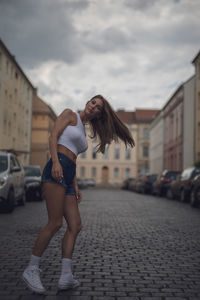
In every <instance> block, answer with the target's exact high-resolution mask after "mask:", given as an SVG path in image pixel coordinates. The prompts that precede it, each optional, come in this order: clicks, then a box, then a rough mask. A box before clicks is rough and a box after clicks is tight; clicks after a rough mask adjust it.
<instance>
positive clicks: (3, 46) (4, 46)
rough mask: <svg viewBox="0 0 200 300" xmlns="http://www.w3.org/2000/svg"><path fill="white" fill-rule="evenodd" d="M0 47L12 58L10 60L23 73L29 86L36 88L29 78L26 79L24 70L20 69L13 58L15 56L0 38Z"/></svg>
mask: <svg viewBox="0 0 200 300" xmlns="http://www.w3.org/2000/svg"><path fill="white" fill-rule="evenodd" d="M0 47H2V48H3V49H4V51H5V52H6V53H7V55H8V56H9V57H10V59H11V60H12V62H13V63H14V64H15V65H16V66H17V68H18V69H19V70H20V72H21V73H22V74H23V76H24V77H25V78H26V80H27V81H28V83H29V84H30V85H31V87H32V88H33V89H36V88H35V87H34V86H33V85H32V83H31V82H30V80H29V79H28V77H27V76H26V74H25V73H24V71H23V70H22V68H21V67H20V65H19V64H18V62H17V61H16V60H15V56H14V55H12V54H11V53H10V51H9V50H8V48H7V47H6V45H5V44H4V43H3V41H2V40H1V39H0Z"/></svg>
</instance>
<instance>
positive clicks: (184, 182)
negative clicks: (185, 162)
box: [179, 167, 200, 202]
mask: <svg viewBox="0 0 200 300" xmlns="http://www.w3.org/2000/svg"><path fill="white" fill-rule="evenodd" d="M199 174H200V169H199V168H196V167H191V168H187V169H185V170H184V171H183V172H182V174H181V178H180V187H179V195H180V196H179V199H180V201H181V202H186V201H187V202H189V200H190V193H191V190H192V188H193V181H194V178H195V177H196V176H197V175H199Z"/></svg>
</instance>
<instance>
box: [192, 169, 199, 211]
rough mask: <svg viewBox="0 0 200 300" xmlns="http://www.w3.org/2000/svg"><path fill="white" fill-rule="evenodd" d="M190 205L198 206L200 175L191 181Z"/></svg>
mask: <svg viewBox="0 0 200 300" xmlns="http://www.w3.org/2000/svg"><path fill="white" fill-rule="evenodd" d="M190 205H191V206H193V207H196V206H199V205H200V174H199V175H197V176H196V177H195V178H194V180H193V186H192V189H191V192H190Z"/></svg>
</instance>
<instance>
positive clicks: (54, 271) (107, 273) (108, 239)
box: [0, 189, 200, 300]
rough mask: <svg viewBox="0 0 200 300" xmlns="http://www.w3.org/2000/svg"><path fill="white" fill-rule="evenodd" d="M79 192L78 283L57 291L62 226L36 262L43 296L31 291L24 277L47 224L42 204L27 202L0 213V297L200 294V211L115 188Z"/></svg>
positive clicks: (158, 298)
mask: <svg viewBox="0 0 200 300" xmlns="http://www.w3.org/2000/svg"><path fill="white" fill-rule="evenodd" d="M82 194H83V200H82V202H81V203H80V204H79V208H80V212H81V217H82V223H83V229H82V230H81V232H80V234H79V236H78V238H77V241H76V246H75V251H74V256H73V266H72V268H73V273H74V277H75V278H78V279H79V281H80V286H79V287H78V288H76V289H74V290H68V291H62V292H58V291H57V282H58V279H59V276H60V270H61V239H62V236H63V234H64V232H65V230H66V224H64V226H63V228H62V229H60V231H59V232H57V233H56V235H55V236H54V238H53V239H52V241H51V242H50V244H49V247H48V248H47V250H46V251H45V253H44V255H43V257H42V260H41V269H42V273H41V279H42V282H43V284H44V286H45V287H46V288H47V295H36V294H34V293H32V292H31V291H29V290H28V289H27V288H26V286H25V284H24V283H23V281H22V280H21V275H22V272H23V270H24V268H25V266H26V265H27V263H28V261H29V258H30V255H31V248H32V246H33V243H34V241H35V239H36V237H37V235H38V233H39V231H40V230H41V229H42V227H43V226H44V225H45V224H46V221H47V214H46V208H45V202H28V203H26V205H25V207H17V208H16V209H15V210H14V212H13V213H12V214H1V215H0V233H1V235H0V242H1V248H0V253H1V256H0V257H1V258H0V259H1V273H0V285H1V288H0V299H1V300H32V299H45V300H68V299H69V300H89V299H91V300H97V299H98V300H100V299H101V300H110V299H112V300H114V299H123V300H125V299H132V300H136V299H137V300H150V299H151V300H173V299H176V300H184V299H187V300H199V299H200V208H196V209H194V208H192V207H190V205H189V204H188V203H180V202H178V201H173V200H168V199H165V198H159V197H153V196H148V195H141V194H135V193H133V192H129V191H123V190H119V189H116V190H114V189H113V190H112V189H107V190H106V189H88V190H82Z"/></svg>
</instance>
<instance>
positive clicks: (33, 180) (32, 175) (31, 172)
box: [24, 166, 44, 201]
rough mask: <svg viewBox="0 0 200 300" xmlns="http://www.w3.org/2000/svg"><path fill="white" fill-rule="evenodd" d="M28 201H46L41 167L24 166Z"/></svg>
mask: <svg viewBox="0 0 200 300" xmlns="http://www.w3.org/2000/svg"><path fill="white" fill-rule="evenodd" d="M24 172H25V191H26V201H33V200H40V201H42V200H43V199H44V196H43V190H42V182H41V169H40V166H24Z"/></svg>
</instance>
